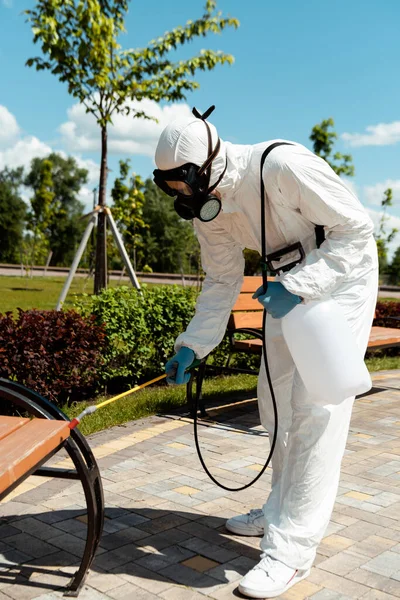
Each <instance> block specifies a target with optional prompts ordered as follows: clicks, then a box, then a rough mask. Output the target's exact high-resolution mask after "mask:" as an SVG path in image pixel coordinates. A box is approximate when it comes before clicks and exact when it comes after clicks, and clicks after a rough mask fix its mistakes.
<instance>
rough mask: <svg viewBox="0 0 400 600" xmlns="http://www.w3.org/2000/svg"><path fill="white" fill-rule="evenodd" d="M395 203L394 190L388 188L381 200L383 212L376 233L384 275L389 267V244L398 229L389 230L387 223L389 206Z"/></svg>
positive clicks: (380, 266) (380, 264)
mask: <svg viewBox="0 0 400 600" xmlns="http://www.w3.org/2000/svg"><path fill="white" fill-rule="evenodd" d="M392 205H393V190H392V189H391V188H388V189H387V190H385V191H384V193H383V199H382V202H381V207H382V213H381V218H380V221H379V227H378V231H377V233H376V234H375V240H376V245H377V247H378V259H379V272H380V273H381V274H382V275H383V274H385V273H386V271H387V268H388V244H390V242H391V241H392V240H393V239H394V237H395V236H396V234H397V232H398V229H396V228H395V227H394V228H393V229H391V231H389V232H388V231H387V223H388V220H389V219H390V217H389V216H388V214H387V209H388V207H389V206H392Z"/></svg>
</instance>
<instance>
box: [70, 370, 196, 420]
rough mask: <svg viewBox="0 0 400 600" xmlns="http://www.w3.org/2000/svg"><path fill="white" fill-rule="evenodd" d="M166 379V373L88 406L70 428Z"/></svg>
mask: <svg viewBox="0 0 400 600" xmlns="http://www.w3.org/2000/svg"><path fill="white" fill-rule="evenodd" d="M199 364H200V361H199V360H197V359H195V360H194V361H193V362H192V364H191V365H190V367H189V368H188V369H186V371H190V370H191V369H194V368H195V367H198V366H199ZM166 377H167V374H166V373H164V375H159V376H158V377H155V378H154V379H151V380H150V381H146V382H145V383H141V384H140V385H135V387H133V388H131V389H130V390H127V391H126V392H123V393H122V394H118V396H113V397H112V398H109V399H108V400H104V402H100V404H95V405H93V406H88V407H87V408H85V410H83V411H82V412H81V413H80V414H79V415H78V416H77V417H75V418H74V419H72V420H71V421H70V422H69V428H70V429H74V428H75V427H76V426H77V425H79V423H80V422H81V420H82V419H83V418H84V417H86V416H87V415H92V414H93V413H95V412H96V410H97V409H98V408H103V406H106V405H107V404H111V403H112V402H115V401H116V400H119V399H120V398H124V397H125V396H129V394H134V393H135V392H138V391H139V390H142V389H143V388H145V387H147V386H148V385H152V384H153V383H157V381H161V380H162V379H165V378H166Z"/></svg>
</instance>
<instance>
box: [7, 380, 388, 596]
mask: <svg viewBox="0 0 400 600" xmlns="http://www.w3.org/2000/svg"><path fill="white" fill-rule="evenodd" d="M374 385H375V387H374V389H373V390H372V392H371V393H370V394H369V395H367V396H365V397H363V398H360V399H358V400H357V401H356V403H355V407H354V411H353V418H352V423H351V429H350V434H349V438H348V443H347V449H346V453H345V456H344V459H343V468H342V477H341V482H340V488H339V493H338V497H337V501H336V504H335V509H334V511H333V514H332V519H331V523H330V525H329V527H328V530H327V532H326V535H325V538H324V540H323V542H322V543H321V545H320V547H319V550H318V555H317V559H316V561H315V565H314V567H313V569H312V572H311V575H310V577H309V578H308V579H307V580H304V581H302V582H300V583H299V584H297V585H296V586H295V587H294V588H292V589H291V590H289V591H288V592H287V593H286V594H284V595H283V596H282V598H285V599H286V600H303V599H305V598H313V600H338V599H341V600H348V599H355V598H363V599H365V600H370V599H371V600H373V599H377V600H390V599H394V598H400V372H397V371H395V372H394V371H390V372H389V371H388V372H380V373H378V374H376V375H375V376H374ZM209 415H210V419H209V421H207V423H204V424H203V425H202V426H201V427H200V441H201V445H202V448H203V449H204V457H205V459H206V461H207V464H208V465H210V467H211V469H212V472H213V474H214V475H215V476H216V477H217V478H218V479H220V480H221V482H222V483H224V484H226V485H228V486H234V485H235V486H239V485H242V484H243V483H246V482H248V481H249V479H250V478H252V477H254V476H255V475H256V474H257V472H258V471H259V470H260V468H261V465H262V464H263V461H264V457H265V456H266V454H267V452H268V447H269V442H268V437H267V436H266V434H265V432H264V431H263V430H262V428H261V427H260V426H259V425H258V413H257V406H256V402H255V401H251V400H245V401H243V402H239V403H236V404H235V405H227V406H225V407H223V408H217V409H213V410H210V411H209ZM89 418H90V417H89ZM90 443H91V446H92V448H93V449H94V453H95V455H96V457H97V459H98V461H99V465H100V468H101V472H102V477H103V485H104V493H105V499H106V506H107V509H106V521H105V526H104V533H103V537H102V541H101V547H100V548H99V552H98V554H97V557H96V560H95V563H94V565H93V568H92V570H91V572H90V574H89V577H88V579H87V582H86V584H85V587H84V589H83V590H82V592H81V595H80V598H81V600H113V599H114V600H119V599H121V600H122V599H124V600H129V599H132V600H133V599H134V600H151V599H153V600H156V599H159V600H162V599H164V600H181V599H182V600H183V599H185V600H201V598H212V599H214V600H227V599H234V598H238V597H240V594H239V593H238V592H237V582H238V580H239V579H240V577H241V576H242V575H243V574H244V573H246V572H247V571H248V570H249V569H250V568H251V567H252V566H253V565H254V564H255V563H256V562H257V560H258V557H259V542H260V538H240V537H239V536H235V535H231V534H228V532H227V531H226V530H225V527H224V523H225V520H226V519H227V518H229V517H231V516H233V515H236V514H240V513H241V512H247V511H248V510H249V509H250V508H255V507H257V506H261V505H262V503H263V502H264V501H265V498H266V496H267V494H268V491H269V488H270V480H271V471H270V470H268V471H267V472H266V473H265V474H264V476H263V477H262V478H261V480H259V481H258V482H257V483H256V484H255V485H254V486H253V487H252V488H251V489H249V490H245V491H242V492H239V493H233V492H226V491H224V490H221V489H219V488H218V487H216V486H215V485H214V484H213V483H212V482H211V481H210V480H209V479H208V478H207V476H206V474H205V473H204V472H203V471H202V469H201V466H200V464H199V462H198V459H197V455H196V453H195V448H194V441H193V435H192V425H191V423H190V422H189V421H188V420H187V419H185V418H184V417H182V415H179V414H174V415H163V416H160V417H150V418H148V419H142V420H140V421H137V422H133V423H129V424H127V425H126V426H121V427H114V428H112V429H110V430H107V431H104V432H100V433H98V434H95V435H93V436H91V438H90ZM52 463H53V464H62V465H66V464H68V459H65V458H63V457H60V456H57V457H55V458H53V459H52ZM0 516H1V517H2V524H1V525H0V600H10V599H14V600H24V599H26V600H56V599H58V598H61V597H62V591H61V588H62V587H63V586H64V585H65V584H66V583H67V582H68V580H69V578H70V575H71V573H73V572H74V571H75V569H76V566H77V565H78V562H79V560H78V559H77V558H76V557H77V556H80V554H81V552H82V548H83V543H84V539H85V535H86V518H85V501H84V495H83V491H82V489H81V486H80V484H76V483H73V484H71V482H68V481H67V482H66V481H63V480H59V481H57V480H44V479H42V478H39V477H31V478H29V479H28V480H27V481H26V483H25V484H23V485H22V486H20V487H19V488H17V489H16V490H15V491H14V492H13V494H12V495H10V496H9V497H8V498H7V499H6V500H5V501H3V502H2V503H0Z"/></svg>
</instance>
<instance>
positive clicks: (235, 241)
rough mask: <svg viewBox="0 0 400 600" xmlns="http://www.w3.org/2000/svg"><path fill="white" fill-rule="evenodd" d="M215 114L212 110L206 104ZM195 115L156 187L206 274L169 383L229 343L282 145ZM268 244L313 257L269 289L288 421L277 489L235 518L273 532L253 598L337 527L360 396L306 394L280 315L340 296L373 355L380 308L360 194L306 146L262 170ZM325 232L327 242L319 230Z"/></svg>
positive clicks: (282, 587)
mask: <svg viewBox="0 0 400 600" xmlns="http://www.w3.org/2000/svg"><path fill="white" fill-rule="evenodd" d="M207 113H208V114H209V113H210V111H207ZM207 113H205V114H204V115H200V114H199V113H197V111H195V110H194V116H193V117H181V118H178V119H176V120H174V121H173V122H171V123H170V124H169V125H167V127H166V128H165V129H164V131H163V132H162V134H161V137H160V140H159V143H158V146H157V150H156V156H155V159H156V164H157V167H158V169H157V170H156V171H155V172H154V175H155V179H154V180H155V182H156V183H157V184H158V185H159V186H160V187H161V188H162V189H164V190H165V191H167V193H170V195H175V196H176V195H178V196H177V199H176V200H175V207H176V210H177V212H178V214H180V215H181V216H182V217H183V218H187V219H189V218H193V217H195V218H194V227H195V230H196V233H197V236H198V239H199V241H200V245H201V260H202V266H203V268H204V271H205V273H206V277H205V280H204V284H203V289H202V292H201V294H200V296H199V299H198V302H197V307H196V314H195V316H194V317H193V319H192V320H191V322H190V324H189V326H188V328H187V330H186V331H185V332H184V333H182V334H181V335H180V336H179V337H178V339H177V340H176V346H175V350H176V355H175V356H174V357H173V358H172V359H171V360H170V361H169V362H168V363H167V365H166V370H167V374H168V375H169V382H170V383H185V382H186V380H187V377H188V375H187V374H185V369H186V368H187V367H188V366H190V364H191V362H192V361H193V359H194V358H195V357H197V358H200V359H201V358H203V357H205V356H207V355H208V354H209V353H210V352H211V351H212V350H213V349H214V348H215V347H216V346H217V345H218V344H219V343H220V342H221V340H222V338H223V336H224V334H225V331H226V326H227V322H228V319H229V315H230V312H231V309H232V307H233V305H234V303H235V301H236V298H237V296H238V294H239V291H240V289H241V286H242V281H243V269H244V259H243V249H244V248H250V249H253V250H258V251H260V250H261V216H260V215H261V205H260V161H261V156H262V154H263V152H264V151H265V150H266V148H267V147H269V146H270V145H271V144H272V143H273V142H276V141H277V140H272V141H270V142H263V143H260V144H256V145H252V146H250V145H237V144H231V143H228V142H223V141H222V140H219V138H218V134H217V131H216V129H215V127H214V126H213V125H212V124H210V123H208V122H207V121H206V120H205V119H206V116H208V114H207ZM262 177H263V182H264V186H265V199H266V202H265V224H266V247H267V252H268V253H271V252H274V251H277V250H281V249H282V248H285V247H288V246H290V245H291V244H294V243H297V242H300V243H301V244H302V247H303V249H304V252H305V258H304V260H302V262H301V263H300V264H298V265H297V266H295V267H294V268H292V269H291V270H290V271H289V272H286V273H283V274H281V275H280V276H278V277H277V283H274V286H273V287H272V289H270V287H271V286H268V292H267V294H266V295H265V294H263V292H262V290H259V292H258V296H259V300H260V302H261V303H262V304H263V305H264V307H266V308H267V311H268V313H269V314H268V318H267V349H268V361H269V366H270V372H271V378H272V382H273V388H274V391H275V396H276V401H277V407H278V416H279V419H278V421H279V427H278V435H277V442H276V447H275V452H274V455H273V458H272V468H273V476H272V489H271V492H270V494H269V497H268V499H267V501H266V503H265V505H264V507H263V509H256V510H252V511H250V513H248V514H247V515H241V516H237V517H233V518H232V519H229V521H228V522H227V528H228V529H229V530H230V531H232V532H234V533H236V534H241V535H250V536H254V535H263V538H262V541H261V549H262V554H261V561H260V562H259V563H258V565H256V566H255V567H254V568H253V569H252V570H251V571H250V572H249V573H248V574H247V575H246V576H245V577H244V578H243V579H242V581H241V582H240V584H239V590H240V591H241V592H242V593H243V594H245V595H247V596H249V597H251V598H269V597H274V596H278V595H280V594H282V593H283V592H284V591H286V590H287V589H289V588H290V587H291V586H292V585H294V584H295V583H297V582H298V581H299V580H301V579H303V578H304V577H307V575H308V574H309V572H310V567H311V566H312V564H313V561H314V558H315V555H316V550H317V546H318V544H319V542H320V541H321V539H322V537H323V535H324V532H325V529H326V527H327V525H328V523H329V519H330V515H331V512H332V509H333V505H334V501H335V497H336V493H337V488H338V483H339V475H340V465H341V460H342V456H343V453H344V450H345V444H346V439H347V434H348V429H349V423H350V416H351V411H352V406H353V402H354V398H348V399H347V400H345V401H342V402H339V403H338V404H329V405H325V406H323V405H321V404H318V402H316V401H315V399H314V400H313V399H312V398H310V397H309V395H308V394H307V391H306V389H305V387H304V385H303V383H302V380H301V378H300V376H299V375H298V373H297V371H296V369H295V366H294V363H293V360H292V357H291V355H290V353H289V350H288V348H287V346H286V344H285V342H284V339H283V337H282V334H281V327H280V322H281V321H280V317H282V316H284V315H285V314H287V313H288V312H289V311H290V310H291V309H292V308H294V306H296V304H297V303H299V302H307V301H310V300H319V299H321V298H323V297H324V296H329V295H330V296H331V297H332V298H334V299H335V300H336V301H337V302H338V303H339V304H340V306H341V307H342V309H343V311H344V313H345V315H346V317H347V320H348V322H349V324H350V326H351V329H352V331H353V332H354V334H355V336H356V340H357V344H358V347H359V348H360V352H362V353H364V352H365V350H366V347H367V343H368V337H369V333H370V328H371V324H372V319H373V315H374V310H375V304H376V298H377V288H378V259H377V251H376V243H375V241H374V238H373V224H372V222H371V220H370V218H369V217H368V215H367V213H366V211H365V210H364V208H363V206H362V205H361V203H360V202H359V201H358V199H357V198H356V196H355V195H354V194H353V193H352V192H351V191H350V190H349V189H348V188H347V187H346V186H345V184H344V183H343V181H342V180H341V179H340V178H339V177H338V176H337V175H336V174H335V172H334V171H333V170H332V169H331V167H330V166H329V165H328V163H327V162H325V161H324V160H323V159H322V158H319V157H317V156H316V155H315V154H313V153H312V152H310V151H309V150H308V149H306V148H305V147H304V146H302V145H300V144H297V143H294V142H289V143H288V142H286V143H285V144H284V145H279V146H278V147H274V149H273V150H272V151H271V152H270V153H269V154H268V157H267V159H266V160H265V163H264V166H263V172H262ZM316 225H320V226H323V227H324V231H325V241H324V242H323V243H322V244H321V245H320V247H319V248H318V247H317V243H316V237H315V226H316ZM258 403H259V411H260V416H261V422H262V424H263V426H264V427H265V428H266V429H267V430H268V431H269V432H270V435H271V436H272V433H273V427H274V418H273V410H272V403H271V397H270V391H269V387H268V383H267V378H266V373H265V368H264V365H263V363H262V367H261V370H260V375H259V382H258Z"/></svg>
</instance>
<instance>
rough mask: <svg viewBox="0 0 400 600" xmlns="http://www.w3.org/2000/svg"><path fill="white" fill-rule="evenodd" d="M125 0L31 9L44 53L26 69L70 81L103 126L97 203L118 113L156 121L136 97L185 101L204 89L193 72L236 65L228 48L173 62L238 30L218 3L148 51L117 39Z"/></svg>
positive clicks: (103, 270)
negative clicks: (185, 49)
mask: <svg viewBox="0 0 400 600" xmlns="http://www.w3.org/2000/svg"><path fill="white" fill-rule="evenodd" d="M128 4H129V2H128V0H38V1H37V2H36V5H35V8H34V9H32V10H28V11H26V14H27V15H28V20H29V21H30V22H31V23H32V31H33V36H34V38H33V39H34V42H35V43H40V45H41V49H42V53H43V55H44V57H35V58H30V59H29V60H28V61H27V65H28V66H29V67H32V66H35V67H36V69H37V70H43V69H45V70H49V71H50V72H51V73H53V74H54V75H56V76H57V77H58V78H59V80H60V81H62V82H66V83H67V84H68V91H69V93H70V94H71V95H72V96H74V97H75V98H78V99H79V101H80V102H82V103H83V104H84V105H85V107H86V111H87V112H90V113H92V114H93V115H94V116H95V118H96V121H97V123H98V125H99V128H100V134H101V162H100V181H99V205H100V206H101V207H105V205H106V179H107V133H108V126H109V125H110V124H112V117H113V115H115V114H118V113H123V114H126V115H128V114H131V115H132V117H134V118H135V117H136V118H137V117H141V118H146V119H149V118H150V119H151V118H152V117H151V116H149V115H148V114H146V113H145V112H143V111H141V110H137V109H136V108H133V106H132V104H131V103H130V101H131V100H138V101H141V100H143V99H145V98H147V99H150V100H154V101H156V102H160V101H162V100H163V101H167V102H173V101H176V100H184V99H185V94H186V93H187V92H190V91H192V90H194V89H196V88H198V87H199V84H198V83H197V82H196V81H195V80H194V79H193V78H194V75H195V73H196V71H198V69H200V70H203V71H205V70H212V69H214V67H215V66H216V65H218V64H224V63H229V64H230V63H232V62H233V57H232V56H231V55H229V54H224V53H223V52H215V51H213V50H202V51H201V52H200V53H199V54H198V55H197V56H194V57H192V58H189V59H187V60H183V61H179V62H172V61H171V60H170V59H169V58H168V54H169V52H170V51H171V50H176V49H177V48H178V46H181V45H183V44H186V43H187V42H190V41H192V40H193V39H194V38H196V37H205V36H206V35H207V34H208V33H221V32H222V31H223V30H224V29H225V28H226V27H235V28H236V27H237V26H238V24H239V23H238V21H237V19H234V18H223V17H222V15H221V13H219V12H218V13H216V12H215V9H216V2H215V0H207V2H206V6H205V12H204V14H203V15H202V16H201V17H200V18H199V19H196V20H195V21H188V22H187V23H186V25H184V26H183V27H181V26H178V27H176V28H175V29H173V30H172V31H170V32H167V33H165V34H164V35H163V36H161V37H159V38H157V39H156V40H153V41H151V42H150V43H149V45H148V46H147V47H146V48H141V49H138V50H137V49H136V50H133V49H128V50H123V49H122V47H121V45H120V44H119V43H118V38H119V35H120V34H121V33H122V32H123V31H124V20H125V15H126V13H127V10H128ZM106 283H107V248H106V219H105V213H104V211H101V212H99V215H98V229H97V247H96V272H95V284H94V291H95V293H98V292H99V291H100V290H101V289H102V288H104V287H106Z"/></svg>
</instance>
